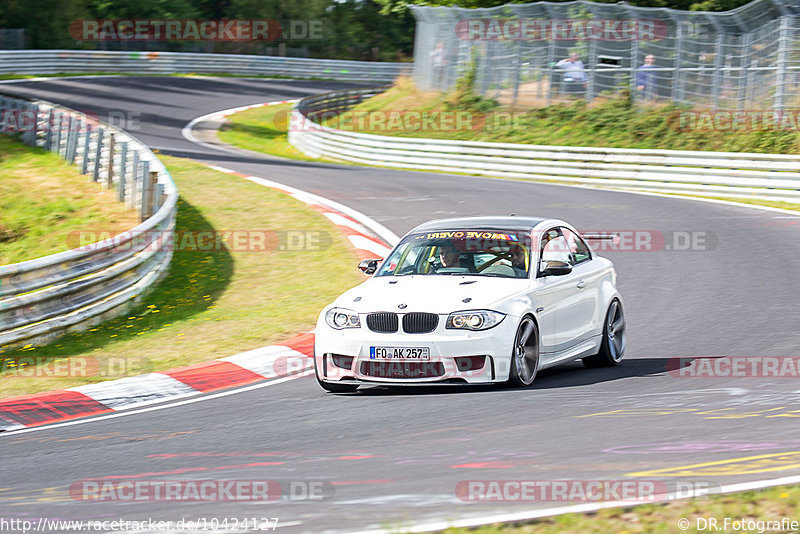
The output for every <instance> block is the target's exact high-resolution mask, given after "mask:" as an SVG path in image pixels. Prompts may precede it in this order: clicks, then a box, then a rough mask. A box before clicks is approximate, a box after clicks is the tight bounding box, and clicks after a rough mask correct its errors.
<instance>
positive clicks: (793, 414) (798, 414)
mask: <svg viewBox="0 0 800 534" xmlns="http://www.w3.org/2000/svg"><path fill="white" fill-rule="evenodd" d="M767 417H800V410H790V411H788V412H786V413H776V414H772V415H768V416H767Z"/></svg>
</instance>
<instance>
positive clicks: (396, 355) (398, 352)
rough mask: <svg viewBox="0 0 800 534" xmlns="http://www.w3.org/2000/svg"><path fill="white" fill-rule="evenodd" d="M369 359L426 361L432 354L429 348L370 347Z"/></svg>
mask: <svg viewBox="0 0 800 534" xmlns="http://www.w3.org/2000/svg"><path fill="white" fill-rule="evenodd" d="M369 359H370V360H412V361H426V360H430V359H431V353H430V349H429V348H428V347H370V348H369Z"/></svg>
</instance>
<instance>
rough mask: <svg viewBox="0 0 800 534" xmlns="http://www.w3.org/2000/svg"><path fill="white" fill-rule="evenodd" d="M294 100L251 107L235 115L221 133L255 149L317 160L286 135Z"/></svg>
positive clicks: (225, 138)
mask: <svg viewBox="0 0 800 534" xmlns="http://www.w3.org/2000/svg"><path fill="white" fill-rule="evenodd" d="M291 111H292V104H278V105H275V106H264V107H261V108H254V109H248V110H246V111H241V112H239V113H236V114H235V115H233V117H232V118H231V119H230V120H229V121H228V122H227V123H225V124H224V125H223V127H222V128H221V129H220V131H219V133H218V137H219V139H220V141H222V142H224V143H228V144H231V145H235V146H238V147H239V148H244V149H247V150H253V151H255V152H262V153H264V154H271V155H273V156H279V157H283V158H291V159H297V160H301V161H313V158H309V157H308V156H306V155H305V154H303V153H302V152H300V151H299V150H297V149H296V148H295V147H293V146H292V145H290V144H289V141H288V140H287V138H286V130H287V127H288V121H289V117H290V115H291Z"/></svg>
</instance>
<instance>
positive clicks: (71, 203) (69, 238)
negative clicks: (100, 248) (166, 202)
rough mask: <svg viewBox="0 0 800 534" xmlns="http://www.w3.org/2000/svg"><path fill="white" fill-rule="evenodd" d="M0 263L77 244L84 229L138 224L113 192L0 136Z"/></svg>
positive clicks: (53, 157) (55, 158)
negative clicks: (79, 234)
mask: <svg viewBox="0 0 800 534" xmlns="http://www.w3.org/2000/svg"><path fill="white" fill-rule="evenodd" d="M0 176H1V177H2V178H0V265H6V264H10V263H17V262H20V261H25V260H30V259H34V258H38V257H41V256H46V255H48V254H55V253H56V252H61V251H64V250H68V249H70V248H73V247H75V246H77V245H78V243H77V242H76V241H77V240H78V239H79V236H78V235H77V232H79V231H81V230H86V229H94V230H103V231H108V232H113V233H118V232H122V231H124V230H126V229H128V228H131V227H133V226H135V225H136V224H137V223H138V219H137V216H136V213H135V212H134V211H133V210H129V209H126V208H125V205H124V204H122V203H120V202H117V200H116V193H115V192H114V191H104V190H102V188H101V186H100V184H98V183H95V182H92V181H90V180H89V179H88V178H87V176H85V175H82V174H80V173H79V172H78V171H77V169H76V167H74V166H71V165H69V164H67V163H66V162H64V161H63V160H61V159H60V158H59V157H58V156H56V155H55V154H52V153H49V152H47V151H45V150H42V149H38V148H30V147H28V146H26V145H24V144H23V143H22V142H21V141H19V140H18V139H15V138H12V137H8V136H0Z"/></svg>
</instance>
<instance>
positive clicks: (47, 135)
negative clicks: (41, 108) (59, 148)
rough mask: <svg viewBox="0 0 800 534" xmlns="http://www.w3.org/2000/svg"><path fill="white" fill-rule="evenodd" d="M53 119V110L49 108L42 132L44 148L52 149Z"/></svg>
mask: <svg viewBox="0 0 800 534" xmlns="http://www.w3.org/2000/svg"><path fill="white" fill-rule="evenodd" d="M54 120H55V112H54V111H53V110H52V109H51V110H50V111H49V112H48V113H47V126H46V127H45V132H44V149H45V150H47V151H50V150H52V149H53V121H54Z"/></svg>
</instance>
